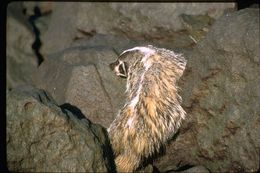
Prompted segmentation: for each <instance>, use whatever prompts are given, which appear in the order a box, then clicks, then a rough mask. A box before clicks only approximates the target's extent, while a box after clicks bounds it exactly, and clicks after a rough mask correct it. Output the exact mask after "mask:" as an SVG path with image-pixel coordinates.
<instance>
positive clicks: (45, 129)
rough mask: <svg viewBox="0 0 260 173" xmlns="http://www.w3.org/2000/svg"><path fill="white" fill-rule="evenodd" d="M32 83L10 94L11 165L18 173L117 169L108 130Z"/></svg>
mask: <svg viewBox="0 0 260 173" xmlns="http://www.w3.org/2000/svg"><path fill="white" fill-rule="evenodd" d="M77 116H78V113H77V114H74V112H70V111H69V110H66V109H61V108H60V107H58V106H57V103H56V102H55V101H54V100H53V99H52V97H51V96H50V95H49V94H48V93H47V92H45V91H44V90H40V89H37V88H34V87H31V86H23V87H19V88H16V89H14V90H12V91H10V92H9V93H8V95H7V117H6V119H7V121H6V127H7V128H6V129H7V138H6V143H7V165H8V169H9V171H15V172H17V171H18V172H20V171H22V172H113V171H114V170H115V169H114V167H113V165H114V163H113V160H112V158H111V157H112V154H111V148H110V145H109V142H108V137H107V132H106V130H105V129H104V128H103V127H101V126H99V125H96V124H92V123H91V122H90V121H89V120H87V119H85V118H83V119H81V120H80V119H78V118H77Z"/></svg>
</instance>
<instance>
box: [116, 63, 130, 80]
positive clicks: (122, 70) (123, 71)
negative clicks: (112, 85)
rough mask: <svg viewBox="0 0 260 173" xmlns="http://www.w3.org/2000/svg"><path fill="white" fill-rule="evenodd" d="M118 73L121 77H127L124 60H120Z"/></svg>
mask: <svg viewBox="0 0 260 173" xmlns="http://www.w3.org/2000/svg"><path fill="white" fill-rule="evenodd" d="M118 71H119V73H118V75H119V76H121V77H127V72H128V67H127V64H126V63H125V62H120V63H119V66H118Z"/></svg>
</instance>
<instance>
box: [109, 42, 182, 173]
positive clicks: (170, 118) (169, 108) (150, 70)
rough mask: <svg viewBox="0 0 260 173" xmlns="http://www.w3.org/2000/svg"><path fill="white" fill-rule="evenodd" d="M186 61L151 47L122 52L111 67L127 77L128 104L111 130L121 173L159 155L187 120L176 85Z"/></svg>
mask: <svg viewBox="0 0 260 173" xmlns="http://www.w3.org/2000/svg"><path fill="white" fill-rule="evenodd" d="M185 66H186V60H185V58H184V57H183V56H182V55H181V54H176V53H174V52H173V51H170V50H167V49H163V48H156V47H153V46H151V45H148V46H144V47H134V48H132V49H128V50H125V51H123V52H122V53H121V54H120V55H119V57H118V59H117V60H116V61H115V62H114V63H111V64H110V67H111V68H112V69H113V70H114V72H115V73H116V75H118V76H121V77H125V78H127V84H126V95H127V98H126V103H125V105H124V107H123V108H122V109H121V110H120V111H119V113H118V115H117V117H116V119H115V120H114V121H113V122H112V124H111V125H110V127H109V128H108V133H109V137H110V140H111V144H112V148H113V151H114V154H115V163H116V166H117V171H118V172H133V171H135V170H136V169H137V168H138V167H139V166H140V164H141V163H142V161H144V160H145V159H146V158H148V157H150V156H151V155H152V154H153V153H155V152H157V151H158V150H159V149H160V147H161V146H162V145H163V144H164V143H165V142H166V141H167V139H168V138H169V137H170V136H172V135H173V134H174V133H175V132H176V130H177V129H178V128H179V126H180V124H181V121H182V120H183V119H185V115H186V113H185V111H184V110H183V108H182V107H181V106H180V103H181V97H180V96H179V95H178V87H177V86H176V82H177V81H178V79H179V78H180V77H181V76H182V74H183V71H184V69H185Z"/></svg>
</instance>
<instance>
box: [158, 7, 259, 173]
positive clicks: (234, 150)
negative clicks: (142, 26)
mask: <svg viewBox="0 0 260 173" xmlns="http://www.w3.org/2000/svg"><path fill="white" fill-rule="evenodd" d="M259 48H260V45H259V9H245V10H241V11H238V12H235V13H231V14H227V15H225V16H223V17H221V18H220V19H219V20H217V21H216V22H215V23H214V25H213V26H212V28H211V30H210V31H209V33H208V35H207V36H206V38H205V40H204V41H202V42H201V43H199V44H198V45H197V46H196V47H195V49H194V50H192V51H191V52H187V53H186V57H187V59H188V64H187V69H186V72H185V74H184V76H183V78H182V80H183V81H182V82H181V88H182V94H181V95H182V96H183V100H184V102H183V106H184V107H185V109H186V111H187V113H188V115H190V118H189V119H188V121H187V122H186V123H185V124H183V126H182V129H181V132H180V134H179V136H178V137H177V139H176V140H175V141H174V142H172V144H171V145H169V147H168V150H167V155H166V157H165V158H161V160H159V161H158V162H157V164H158V167H159V168H160V167H163V168H164V169H161V170H165V168H166V167H167V165H168V167H173V165H177V164H179V163H181V164H179V166H183V165H203V166H205V167H206V168H207V169H209V170H210V171H211V172H232V171H235V172H256V171H257V170H259V163H260V162H259V161H260V158H259V156H260V134H259V132H260V116H259V112H260V105H259V100H260V88H259V83H260V78H259V75H260V66H259V65H260V64H259V61H260V57H259V55H260V54H259Z"/></svg>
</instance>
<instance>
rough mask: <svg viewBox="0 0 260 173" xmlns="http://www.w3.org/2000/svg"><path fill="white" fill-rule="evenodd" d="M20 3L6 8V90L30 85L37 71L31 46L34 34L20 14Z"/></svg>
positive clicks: (35, 59) (12, 3)
mask: <svg viewBox="0 0 260 173" xmlns="http://www.w3.org/2000/svg"><path fill="white" fill-rule="evenodd" d="M22 10H23V9H22V3H21V2H11V3H10V4H8V8H7V25H6V31H7V33H6V75H7V83H6V85H7V88H8V89H11V88H13V87H16V86H18V85H21V84H30V83H32V78H33V75H34V74H35V73H36V71H37V58H36V56H35V55H34V52H33V49H32V44H33V42H34V34H33V32H32V27H31V26H30V25H29V23H28V21H27V20H26V17H25V16H24V14H23V13H22Z"/></svg>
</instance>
